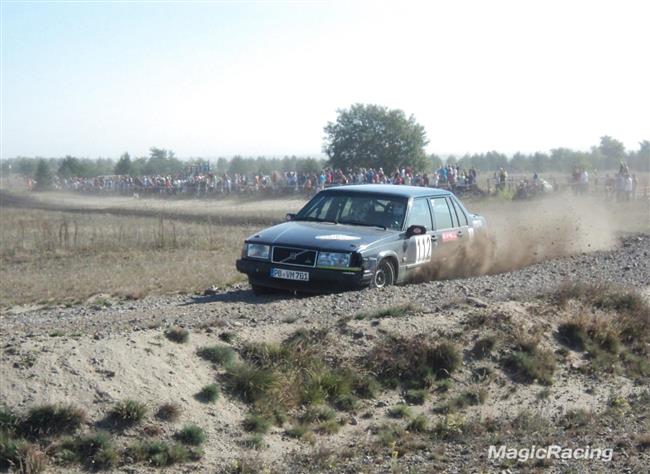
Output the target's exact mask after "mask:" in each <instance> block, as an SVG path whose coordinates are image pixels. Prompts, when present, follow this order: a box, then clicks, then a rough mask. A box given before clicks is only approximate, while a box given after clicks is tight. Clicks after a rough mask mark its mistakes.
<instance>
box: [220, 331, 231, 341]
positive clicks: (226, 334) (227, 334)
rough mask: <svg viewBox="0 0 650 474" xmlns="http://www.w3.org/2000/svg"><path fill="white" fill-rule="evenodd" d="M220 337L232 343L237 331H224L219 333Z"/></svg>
mask: <svg viewBox="0 0 650 474" xmlns="http://www.w3.org/2000/svg"><path fill="white" fill-rule="evenodd" d="M219 339H221V340H222V341H223V342H227V343H228V344H230V343H232V342H233V341H234V340H235V333H234V332H230V331H224V332H222V333H220V334H219Z"/></svg>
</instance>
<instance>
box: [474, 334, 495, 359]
mask: <svg viewBox="0 0 650 474" xmlns="http://www.w3.org/2000/svg"><path fill="white" fill-rule="evenodd" d="M495 345H496V338H495V337H494V336H486V337H483V338H481V339H479V340H477V341H476V342H475V343H474V347H473V348H472V350H471V352H472V355H473V356H474V357H475V358H477V359H483V358H485V357H487V356H489V355H490V353H491V352H492V349H494V346H495Z"/></svg>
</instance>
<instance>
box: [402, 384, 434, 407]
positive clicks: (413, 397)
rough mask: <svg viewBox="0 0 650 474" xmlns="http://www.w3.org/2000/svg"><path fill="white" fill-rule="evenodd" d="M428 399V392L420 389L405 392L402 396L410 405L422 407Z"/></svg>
mask: <svg viewBox="0 0 650 474" xmlns="http://www.w3.org/2000/svg"><path fill="white" fill-rule="evenodd" d="M428 397H429V392H428V391H427V390H425V389H422V388H417V389H415V388H414V389H411V390H407V391H406V393H405V394H404V400H406V403H410V404H411V405H422V404H423V403H424V402H425V401H426V399H427V398H428Z"/></svg>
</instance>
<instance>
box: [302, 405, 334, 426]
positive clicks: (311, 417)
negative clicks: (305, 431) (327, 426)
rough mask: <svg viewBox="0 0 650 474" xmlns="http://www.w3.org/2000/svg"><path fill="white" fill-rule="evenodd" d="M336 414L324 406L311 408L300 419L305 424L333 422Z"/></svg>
mask: <svg viewBox="0 0 650 474" xmlns="http://www.w3.org/2000/svg"><path fill="white" fill-rule="evenodd" d="M335 416H336V412H335V411H334V410H332V409H331V408H329V407H326V406H323V405H316V406H310V407H308V408H307V410H305V412H304V413H303V414H302V416H301V417H300V420H301V421H302V422H303V423H314V422H322V421H329V420H333V419H334V417H335Z"/></svg>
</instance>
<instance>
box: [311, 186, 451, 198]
mask: <svg viewBox="0 0 650 474" xmlns="http://www.w3.org/2000/svg"><path fill="white" fill-rule="evenodd" d="M323 192H325V193H328V194H329V193H347V192H354V193H372V194H387V195H391V196H398V197H405V198H410V197H422V196H447V195H449V194H451V193H450V192H449V191H447V190H444V189H438V188H427V187H423V186H405V185H402V184H352V185H344V186H336V187H332V188H327V189H326V190H325V191H323Z"/></svg>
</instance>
